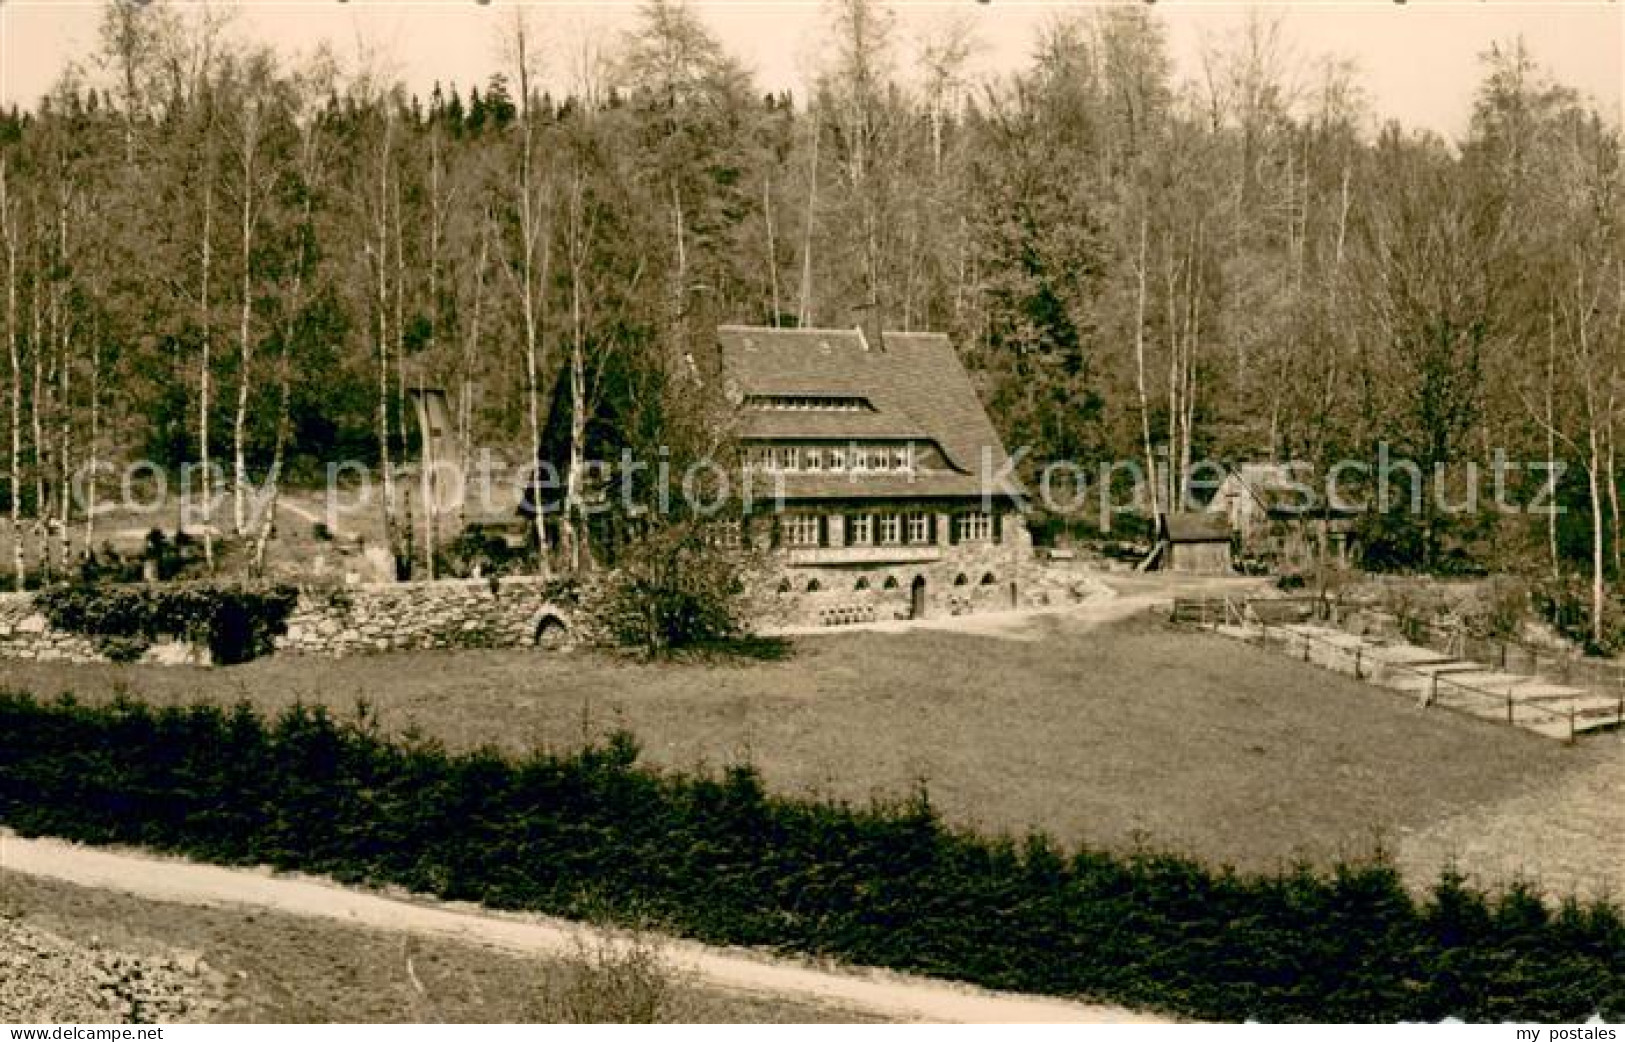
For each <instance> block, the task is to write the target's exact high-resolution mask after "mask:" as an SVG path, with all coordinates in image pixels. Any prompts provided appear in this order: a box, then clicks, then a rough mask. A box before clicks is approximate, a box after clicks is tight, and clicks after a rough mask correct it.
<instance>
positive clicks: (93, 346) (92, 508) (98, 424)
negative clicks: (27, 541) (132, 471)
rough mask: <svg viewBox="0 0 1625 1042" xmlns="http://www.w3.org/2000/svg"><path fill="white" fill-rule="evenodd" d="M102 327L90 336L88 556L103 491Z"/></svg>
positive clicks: (91, 546) (94, 536) (86, 555)
mask: <svg viewBox="0 0 1625 1042" xmlns="http://www.w3.org/2000/svg"><path fill="white" fill-rule="evenodd" d="M101 339H102V338H101V329H100V326H99V324H98V327H97V328H96V329H95V330H94V331H93V335H92V336H91V340H90V442H89V445H88V446H87V448H86V454H87V456H88V457H89V458H88V459H87V461H86V463H87V465H88V467H89V469H90V481H89V483H88V484H87V486H86V496H87V499H86V501H85V549H84V552H85V557H86V558H89V557H91V556H92V555H93V554H94V553H95V552H96V501H97V500H98V499H99V498H100V495H101V475H100V474H98V473H97V468H99V467H100V466H101V460H100V455H101V432H102V344H101Z"/></svg>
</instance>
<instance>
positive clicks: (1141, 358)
mask: <svg viewBox="0 0 1625 1042" xmlns="http://www.w3.org/2000/svg"><path fill="white" fill-rule="evenodd" d="M1147 223H1148V222H1147V221H1146V219H1145V218H1143V217H1142V218H1141V219H1140V259H1139V263H1138V264H1136V265H1135V268H1134V276H1135V295H1134V363H1135V373H1136V380H1135V386H1136V389H1137V390H1138V391H1139V395H1140V436H1141V438H1142V439H1143V441H1144V445H1145V465H1146V474H1147V481H1146V484H1147V485H1148V486H1149V487H1150V489H1151V518H1152V522H1153V524H1155V525H1156V527H1157V529H1158V532H1159V533H1160V531H1161V527H1162V506H1161V503H1160V502H1159V500H1160V494H1159V492H1158V490H1157V457H1156V455H1155V453H1153V452H1152V450H1151V405H1150V400H1149V399H1148V397H1147V395H1146V387H1145V296H1146V293H1145V278H1146V271H1145V265H1146V235H1147V232H1148V228H1147Z"/></svg>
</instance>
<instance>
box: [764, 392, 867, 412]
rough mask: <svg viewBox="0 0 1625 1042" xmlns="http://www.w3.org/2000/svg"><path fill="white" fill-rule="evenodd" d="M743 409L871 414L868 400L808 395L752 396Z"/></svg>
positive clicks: (852, 397) (851, 397) (853, 397)
mask: <svg viewBox="0 0 1625 1042" xmlns="http://www.w3.org/2000/svg"><path fill="white" fill-rule="evenodd" d="M745 408H747V409H751V410H755V411H758V412H873V411H874V407H873V406H871V405H870V404H869V399H867V398H860V397H856V396H850V395H847V396H837V395H810V394H752V395H748V396H746V398H745Z"/></svg>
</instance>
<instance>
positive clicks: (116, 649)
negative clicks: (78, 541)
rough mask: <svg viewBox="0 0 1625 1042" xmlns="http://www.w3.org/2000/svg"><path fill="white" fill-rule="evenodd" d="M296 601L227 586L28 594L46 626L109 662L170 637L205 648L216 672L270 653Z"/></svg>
mask: <svg viewBox="0 0 1625 1042" xmlns="http://www.w3.org/2000/svg"><path fill="white" fill-rule="evenodd" d="M298 601H299V590H298V589H297V588H296V587H293V586H286V585H254V584H249V585H239V584H232V583H175V584H163V585H156V586H147V585H133V584H132V585H120V584H112V585H97V584H82V585H73V586H56V587H52V588H51V589H49V590H45V591H42V592H40V593H38V594H36V595H35V602H36V603H37V604H38V605H39V608H40V610H41V611H42V612H43V613H44V614H45V617H46V618H47V619H48V620H49V621H50V623H51V625H52V626H54V627H55V628H57V629H59V630H62V631H64V632H66V633H77V634H79V635H81V636H85V637H90V638H92V639H94V640H95V641H96V643H97V647H98V648H99V649H100V650H101V651H102V653H103V654H105V655H107V656H108V657H109V658H111V659H113V660H114V661H127V660H130V659H134V658H138V657H140V655H141V653H142V652H144V651H145V650H146V649H147V648H148V647H149V646H151V645H152V644H153V643H154V642H156V641H157V640H159V639H160V638H163V637H172V638H175V639H178V640H189V641H192V642H193V643H196V644H201V645H204V646H206V647H207V648H208V649H209V653H210V655H211V657H212V658H213V660H214V661H215V662H216V663H218V664H220V665H235V664H237V663H240V662H247V661H249V660H250V659H254V658H258V657H260V656H261V655H268V654H270V652H271V650H272V648H273V646H274V644H275V641H276V638H277V637H278V636H279V635H281V634H282V633H285V632H286V631H287V627H288V616H289V615H291V614H292V613H293V609H294V607H295V606H296V605H297V603H298Z"/></svg>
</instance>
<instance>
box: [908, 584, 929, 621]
mask: <svg viewBox="0 0 1625 1042" xmlns="http://www.w3.org/2000/svg"><path fill="white" fill-rule="evenodd" d="M908 617H909V618H911V619H923V618H925V576H923V575H916V576H915V577H914V585H913V586H911V587H909V614H908Z"/></svg>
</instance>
